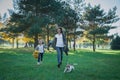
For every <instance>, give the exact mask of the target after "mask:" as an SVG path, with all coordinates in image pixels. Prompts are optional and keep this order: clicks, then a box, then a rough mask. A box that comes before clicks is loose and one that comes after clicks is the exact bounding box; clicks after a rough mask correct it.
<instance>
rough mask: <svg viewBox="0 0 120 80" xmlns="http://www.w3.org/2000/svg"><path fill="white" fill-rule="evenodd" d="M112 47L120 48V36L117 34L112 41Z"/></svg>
mask: <svg viewBox="0 0 120 80" xmlns="http://www.w3.org/2000/svg"><path fill="white" fill-rule="evenodd" d="M110 45H111V49H113V50H120V36H116V38H114V39H113V40H112V42H111V44H110Z"/></svg>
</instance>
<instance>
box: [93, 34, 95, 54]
mask: <svg viewBox="0 0 120 80" xmlns="http://www.w3.org/2000/svg"><path fill="white" fill-rule="evenodd" d="M93 51H94V52H95V34H94V35H93Z"/></svg>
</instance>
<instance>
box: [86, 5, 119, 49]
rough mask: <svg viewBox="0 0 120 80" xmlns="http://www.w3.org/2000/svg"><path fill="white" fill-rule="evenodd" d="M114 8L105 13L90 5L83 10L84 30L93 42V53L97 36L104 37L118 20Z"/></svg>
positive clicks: (99, 8)
mask: <svg viewBox="0 0 120 80" xmlns="http://www.w3.org/2000/svg"><path fill="white" fill-rule="evenodd" d="M116 9H117V8H116V7H114V8H113V9H110V10H109V11H108V13H105V12H104V10H103V9H101V7H100V5H97V6H94V7H92V6H91V5H90V4H89V5H88V7H86V8H85V13H84V22H85V26H84V28H85V29H86V30H87V31H88V32H89V34H88V37H89V38H90V39H91V41H92V42H93V51H95V46H96V45H95V42H96V37H97V35H106V34H107V33H108V32H109V30H110V29H112V28H114V26H112V25H111V24H112V23H115V22H117V21H118V20H119V18H118V16H117V15H116ZM90 35H91V36H90Z"/></svg>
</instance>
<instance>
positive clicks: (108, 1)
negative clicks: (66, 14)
mask: <svg viewBox="0 0 120 80" xmlns="http://www.w3.org/2000/svg"><path fill="white" fill-rule="evenodd" d="M12 1H13V0H0V14H1V15H2V16H3V14H4V13H7V14H9V13H8V9H13V2H12ZM85 2H86V3H90V4H91V5H92V6H94V5H98V4H100V5H101V8H102V9H104V10H105V12H108V10H109V9H112V8H113V7H114V6H116V7H117V11H116V14H117V15H118V16H119V17H120V0H85ZM8 16H9V15H8ZM113 25H115V26H118V27H117V28H116V29H112V30H110V33H109V34H110V35H111V34H115V33H118V34H119V35H120V20H119V21H118V22H117V23H114V24H113Z"/></svg>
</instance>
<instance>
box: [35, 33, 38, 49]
mask: <svg viewBox="0 0 120 80" xmlns="http://www.w3.org/2000/svg"><path fill="white" fill-rule="evenodd" d="M34 41H35V43H34V48H35V47H36V46H37V45H38V34H35V38H34Z"/></svg>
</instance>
